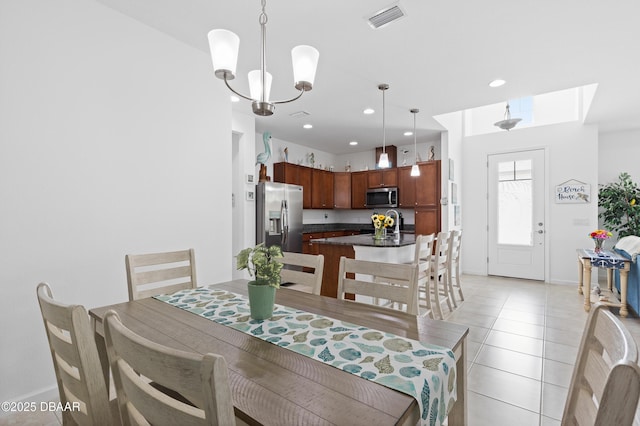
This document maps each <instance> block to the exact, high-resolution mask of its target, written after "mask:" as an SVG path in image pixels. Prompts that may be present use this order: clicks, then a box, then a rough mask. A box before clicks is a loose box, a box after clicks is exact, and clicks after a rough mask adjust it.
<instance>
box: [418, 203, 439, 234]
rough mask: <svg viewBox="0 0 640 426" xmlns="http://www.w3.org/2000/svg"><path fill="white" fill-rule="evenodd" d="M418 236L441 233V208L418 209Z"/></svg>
mask: <svg viewBox="0 0 640 426" xmlns="http://www.w3.org/2000/svg"><path fill="white" fill-rule="evenodd" d="M415 211H416V213H415V226H416V229H415V233H416V235H429V234H437V233H438V232H440V226H441V223H440V207H439V206H438V207H436V208H432V207H416V210H415Z"/></svg>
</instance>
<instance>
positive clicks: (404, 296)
mask: <svg viewBox="0 0 640 426" xmlns="http://www.w3.org/2000/svg"><path fill="white" fill-rule="evenodd" d="M417 277H418V265H417V264H398V263H383V262H371V261H368V260H357V259H350V258H346V257H344V256H342V257H341V258H340V267H339V270H338V298H340V299H345V294H347V293H351V294H355V295H356V301H357V302H361V303H362V302H364V301H363V300H358V296H361V297H362V296H365V297H371V298H373V299H375V298H378V299H384V300H387V301H389V302H390V303H391V304H394V303H399V304H401V305H403V306H405V307H406V309H405V310H406V312H407V313H409V314H411V315H418V314H419V311H418V280H417Z"/></svg>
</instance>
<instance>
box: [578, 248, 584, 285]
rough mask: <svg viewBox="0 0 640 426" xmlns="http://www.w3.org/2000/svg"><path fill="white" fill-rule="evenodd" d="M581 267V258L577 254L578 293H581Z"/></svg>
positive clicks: (582, 266)
mask: <svg viewBox="0 0 640 426" xmlns="http://www.w3.org/2000/svg"><path fill="white" fill-rule="evenodd" d="M582 268H584V265H583V262H582V258H581V257H580V256H578V294H582V278H583V275H582Z"/></svg>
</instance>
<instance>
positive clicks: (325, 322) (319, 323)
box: [309, 318, 333, 328]
mask: <svg viewBox="0 0 640 426" xmlns="http://www.w3.org/2000/svg"><path fill="white" fill-rule="evenodd" d="M309 325H310V326H311V327H313V328H327V327H331V326H332V325H333V321H331V320H329V319H327V318H320V319H314V320H313V321H311V322H310V323H309Z"/></svg>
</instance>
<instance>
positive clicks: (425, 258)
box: [413, 234, 435, 281]
mask: <svg viewBox="0 0 640 426" xmlns="http://www.w3.org/2000/svg"><path fill="white" fill-rule="evenodd" d="M434 241H435V234H429V235H418V236H417V237H416V251H415V254H414V255H413V261H414V263H418V264H419V265H418V280H419V281H423V280H424V279H425V278H427V279H428V278H429V269H430V268H431V256H432V255H433V242H434Z"/></svg>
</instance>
